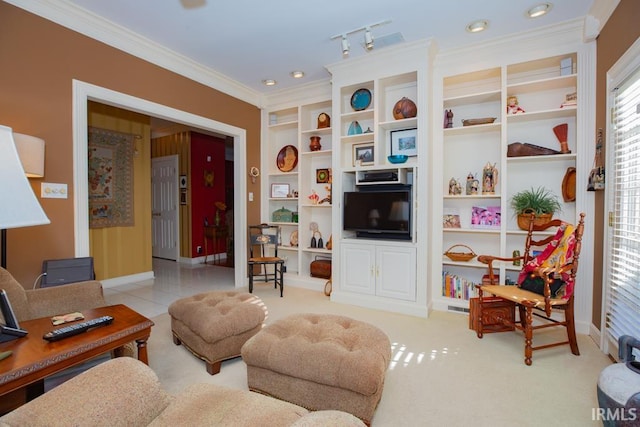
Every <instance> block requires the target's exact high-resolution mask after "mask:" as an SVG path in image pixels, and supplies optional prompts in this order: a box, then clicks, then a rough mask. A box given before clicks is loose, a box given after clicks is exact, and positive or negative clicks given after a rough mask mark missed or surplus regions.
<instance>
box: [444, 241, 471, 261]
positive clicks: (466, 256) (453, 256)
mask: <svg viewBox="0 0 640 427" xmlns="http://www.w3.org/2000/svg"><path fill="white" fill-rule="evenodd" d="M456 246H462V247H464V248H467V249H469V250H470V251H471V252H452V251H451V249H453V248H455V247H456ZM444 254H445V255H446V256H447V257H448V258H449V259H450V260H451V261H471V260H472V259H474V258H475V257H476V254H475V253H474V252H473V249H471V248H470V247H469V246H466V245H453V246H451V247H450V248H449V249H447V251H446V252H445V253H444Z"/></svg>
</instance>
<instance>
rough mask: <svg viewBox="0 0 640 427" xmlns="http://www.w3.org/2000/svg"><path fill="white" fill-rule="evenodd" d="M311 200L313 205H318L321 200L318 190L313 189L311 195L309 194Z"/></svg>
mask: <svg viewBox="0 0 640 427" xmlns="http://www.w3.org/2000/svg"><path fill="white" fill-rule="evenodd" d="M309 200H311V204H312V205H317V204H318V201H319V200H320V196H318V193H316V190H311V195H309Z"/></svg>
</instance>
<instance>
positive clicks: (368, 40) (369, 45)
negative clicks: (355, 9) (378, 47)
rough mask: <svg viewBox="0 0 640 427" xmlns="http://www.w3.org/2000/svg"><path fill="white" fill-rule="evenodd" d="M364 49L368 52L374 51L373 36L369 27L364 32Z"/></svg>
mask: <svg viewBox="0 0 640 427" xmlns="http://www.w3.org/2000/svg"><path fill="white" fill-rule="evenodd" d="M364 47H365V49H367V50H371V49H373V35H372V34H371V28H369V27H367V28H366V29H365V32H364Z"/></svg>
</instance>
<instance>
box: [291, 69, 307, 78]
mask: <svg viewBox="0 0 640 427" xmlns="http://www.w3.org/2000/svg"><path fill="white" fill-rule="evenodd" d="M291 77H293V78H294V79H301V78H303V77H304V71H292V72H291Z"/></svg>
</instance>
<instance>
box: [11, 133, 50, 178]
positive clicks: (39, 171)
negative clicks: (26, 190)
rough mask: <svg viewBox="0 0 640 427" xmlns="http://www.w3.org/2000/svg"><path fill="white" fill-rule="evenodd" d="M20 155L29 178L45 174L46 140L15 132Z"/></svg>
mask: <svg viewBox="0 0 640 427" xmlns="http://www.w3.org/2000/svg"><path fill="white" fill-rule="evenodd" d="M13 140H14V142H15V144H16V149H17V150H18V157H20V161H21V162H22V168H23V169H24V173H25V175H27V177H28V178H42V177H43V176H44V140H43V139H40V138H36V137H35V136H31V135H24V134H22V133H16V132H14V133H13Z"/></svg>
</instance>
